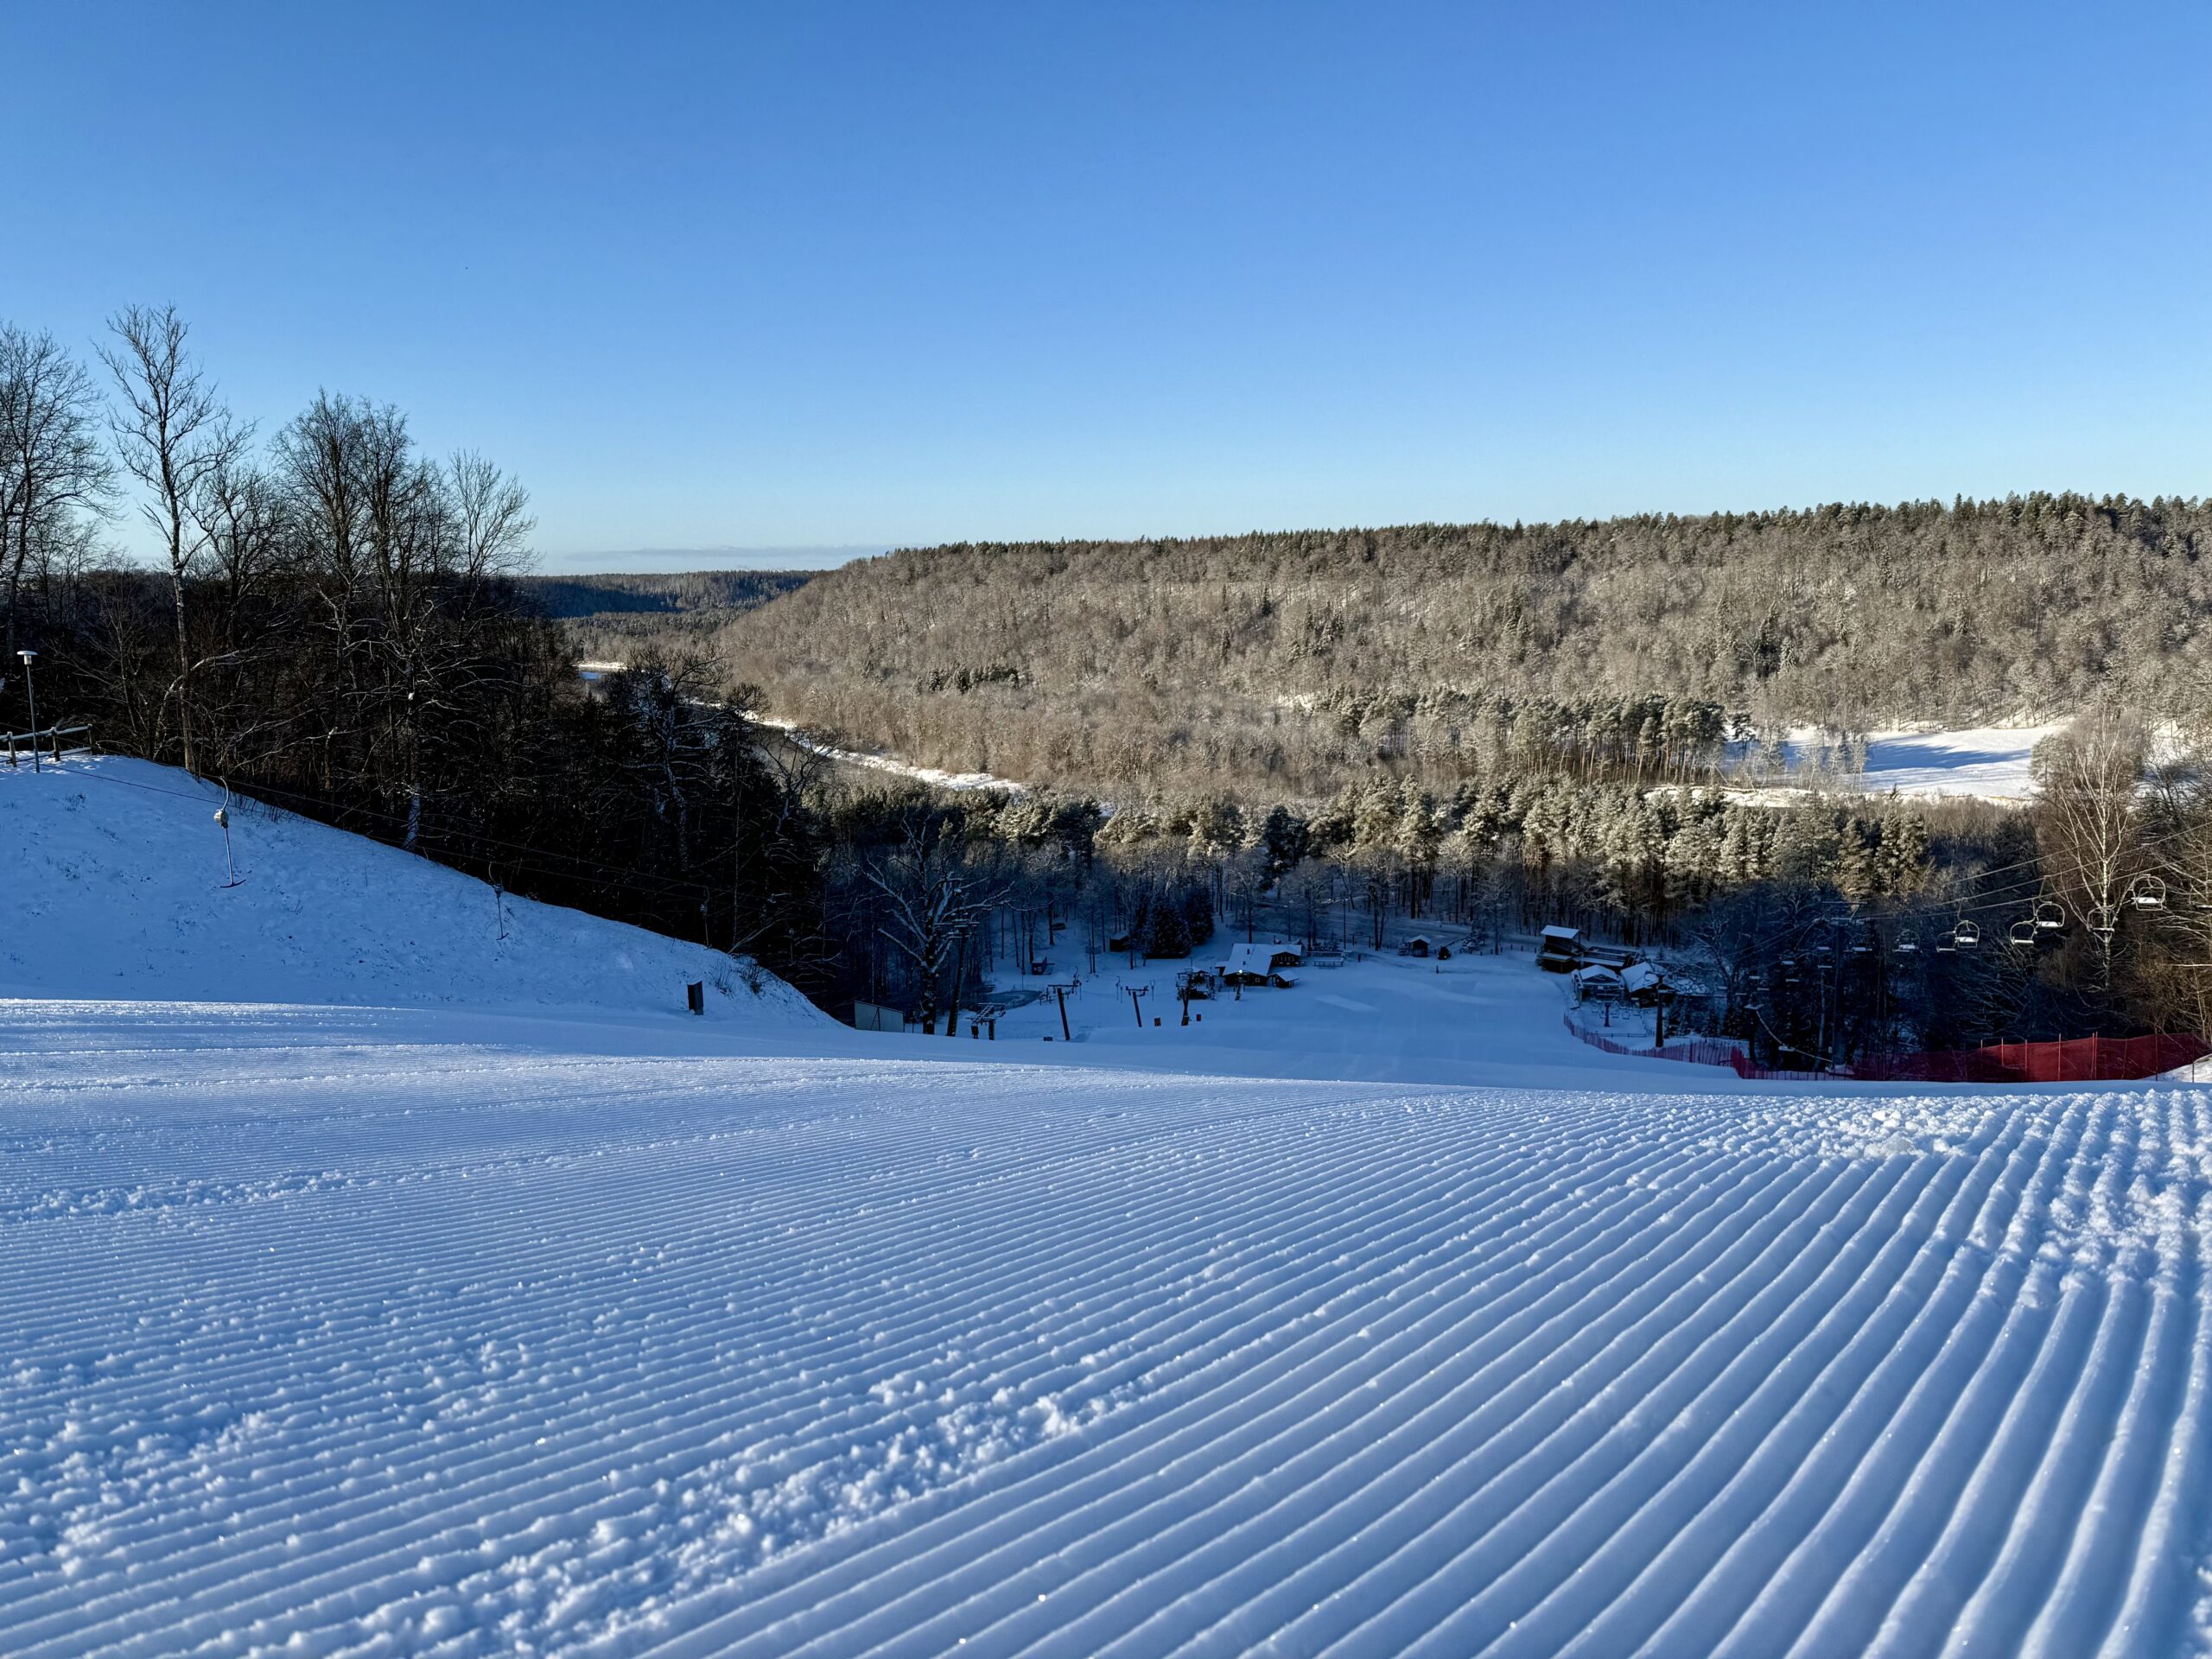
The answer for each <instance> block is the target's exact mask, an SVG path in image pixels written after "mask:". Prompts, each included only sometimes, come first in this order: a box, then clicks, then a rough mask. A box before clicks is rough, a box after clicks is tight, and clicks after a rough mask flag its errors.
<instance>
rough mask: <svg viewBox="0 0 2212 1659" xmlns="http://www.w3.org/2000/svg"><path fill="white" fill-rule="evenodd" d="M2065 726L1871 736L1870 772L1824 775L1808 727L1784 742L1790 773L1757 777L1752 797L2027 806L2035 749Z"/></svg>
mask: <svg viewBox="0 0 2212 1659" xmlns="http://www.w3.org/2000/svg"><path fill="white" fill-rule="evenodd" d="M2060 730H2063V727H2060V726H2056V725H2050V726H1978V727H1972V728H1961V729H1957V730H1952V731H1936V730H1910V731H1903V730H1900V731H1889V732H1872V733H1869V734H1867V738H1866V768H1865V770H1864V771H1830V772H1822V771H1821V766H1820V762H1821V752H1822V749H1823V748H1824V747H1825V745H1824V742H1823V740H1822V738H1821V734H1820V733H1819V732H1817V731H1816V730H1815V728H1812V727H1809V726H1808V727H1802V728H1798V729H1797V730H1796V731H1793V732H1792V733H1791V734H1789V738H1788V739H1787V741H1785V742H1784V743H1783V756H1784V765H1785V766H1786V768H1787V769H1786V771H1785V772H1783V775H1782V776H1780V777H1777V778H1771V779H1761V780H1759V781H1758V786H1757V788H1756V789H1755V791H1753V792H1751V794H1750V796H1749V798H1753V799H1757V798H1759V797H1761V796H1764V797H1767V798H1773V799H1777V800H1781V799H1788V798H1792V797H1794V796H1795V795H1796V792H1797V791H1801V790H1802V789H1805V788H1807V787H1809V786H1813V785H1818V786H1819V787H1821V788H1824V789H1828V790H1835V791H1861V792H1864V793H1866V794H1870V795H1885V794H1888V793H1889V792H1890V791H1892V790H1894V791H1896V792H1897V794H1899V795H1902V796H1907V797H1913V798H1921V799H1933V798H1939V797H1942V796H1946V795H1955V796H1967V797H1972V798H1976V799H1980V800H1985V801H1996V802H2000V803H2003V804H2010V805H2020V804H2025V803H2027V802H2029V801H2031V800H2032V799H2034V798H2035V777H2034V769H2033V762H2034V758H2035V747H2036V745H2037V744H2038V743H2040V742H2042V741H2043V740H2044V739H2045V738H2046V737H2049V736H2050V735H2051V734H2053V733H2055V732H2057V731H2060ZM1747 758H1748V757H1747V756H1745V755H1744V754H1742V753H1735V754H1734V755H1733V756H1732V764H1733V765H1734V766H1736V767H1737V769H1738V771H1739V772H1743V771H1745V762H1746V760H1747ZM1747 781H1749V780H1748V778H1747Z"/></svg>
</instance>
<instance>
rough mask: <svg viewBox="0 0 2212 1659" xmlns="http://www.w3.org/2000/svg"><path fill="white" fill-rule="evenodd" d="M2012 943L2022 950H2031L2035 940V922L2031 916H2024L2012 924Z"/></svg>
mask: <svg viewBox="0 0 2212 1659" xmlns="http://www.w3.org/2000/svg"><path fill="white" fill-rule="evenodd" d="M2011 937H2012V943H2013V944H2015V945H2016V946H2018V948H2019V949H2021V950H2031V949H2032V948H2033V947H2034V945H2035V942H2036V923H2035V918H2034V917H2032V916H2029V917H2024V918H2021V919H2020V920H2018V921H2017V922H2015V923H2013V924H2012V935H2011Z"/></svg>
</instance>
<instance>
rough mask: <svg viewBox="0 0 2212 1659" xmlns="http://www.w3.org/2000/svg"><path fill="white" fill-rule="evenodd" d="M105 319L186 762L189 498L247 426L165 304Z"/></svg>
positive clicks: (194, 544) (105, 352)
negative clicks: (166, 632)
mask: <svg viewBox="0 0 2212 1659" xmlns="http://www.w3.org/2000/svg"><path fill="white" fill-rule="evenodd" d="M108 328H109V331H110V332H111V333H112V334H114V335H115V337H116V340H117V342H118V343H117V344H115V345H113V346H105V347H103V348H102V349H101V352H100V358H101V360H102V361H104V362H105V364H106V365H107V366H108V372H110V373H111V374H112V375H113V376H114V377H115V384H116V387H117V389H118V391H120V392H121V394H122V397H123V408H122V410H120V411H119V412H118V415H117V416H116V419H115V440H116V447H117V448H118V450H119V451H120V452H121V454H122V456H123V464H124V467H125V468H127V469H128V470H129V472H130V475H131V476H132V477H133V478H135V479H137V480H138V481H139V482H140V483H141V484H143V485H144V486H146V488H147V490H148V491H149V492H150V493H151V497H152V499H150V500H149V501H148V502H147V503H146V504H145V507H144V511H145V514H146V521H147V523H148V524H151V525H152V526H153V527H154V530H155V532H156V534H157V535H159V536H160V537H162V548H163V551H164V552H165V553H166V554H167V555H168V569H169V594H170V601H171V608H172V610H173V612H174V617H175V625H176V673H177V690H176V698H177V731H178V734H179V736H180V738H181V741H182V743H183V747H184V766H185V770H186V771H188V772H189V771H191V770H193V750H192V650H191V645H190V644H189V642H188V638H187V634H186V629H185V588H186V582H187V580H188V578H189V577H190V575H192V573H193V566H194V560H195V559H196V557H197V556H198V554H199V552H200V547H201V544H202V535H201V531H200V524H199V521H198V520H197V518H195V517H194V513H193V502H194V499H196V498H197V497H198V496H199V495H200V492H201V490H202V489H203V488H204V487H205V486H206V485H207V480H208V478H209V476H210V475H211V474H213V473H215V472H216V471H218V470H219V468H221V467H225V466H226V465H228V464H230V463H231V462H232V461H235V460H236V459H237V457H238V454H240V453H241V452H242V451H243V450H244V449H245V445H246V443H247V442H248V441H249V439H250V436H251V434H250V433H249V432H248V431H247V430H246V429H244V428H242V427H239V426H237V425H234V424H233V423H232V422H231V420H230V419H229V417H228V416H227V415H226V412H225V410H224V409H223V406H222V404H220V403H219V401H218V400H217V399H216V397H215V391H214V388H213V386H211V385H208V383H207V377H206V375H205V373H204V372H202V371H201V369H200V365H199V364H198V363H197V362H195V361H194V359H193V357H192V354H191V353H190V352H189V351H188V349H187V348H186V345H185V339H186V336H187V334H188V333H189V332H190V330H189V329H188V327H187V326H186V323H185V321H184V319H183V318H182V317H181V316H179V315H177V310H176V308H175V306H173V305H165V306H162V308H159V309H158V310H156V309H155V308H151V307H148V306H138V305H133V306H128V307H126V308H124V309H123V310H121V311H118V313H116V315H114V316H112V317H111V318H110V319H109V320H108Z"/></svg>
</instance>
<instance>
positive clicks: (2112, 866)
mask: <svg viewBox="0 0 2212 1659" xmlns="http://www.w3.org/2000/svg"><path fill="white" fill-rule="evenodd" d="M2149 749H2150V743H2149V739H2148V736H2147V734H2145V731H2144V729H2143V725H2142V722H2141V721H2138V720H2136V719H2135V718H2134V717H2133V716H2132V715H2126V714H2124V713H2122V712H2120V710H2119V709H2116V708H2114V707H2113V705H2112V704H2111V703H2109V702H2099V703H2098V704H2097V705H2096V706H2095V707H2094V708H2092V709H2089V710H2088V712H2087V713H2085V714H2082V715H2080V716H2078V717H2077V718H2076V719H2075V721H2073V722H2072V724H2070V725H2069V726H2068V727H2067V728H2066V729H2065V730H2064V731H2063V732H2060V733H2058V734H2056V735H2055V736H2052V737H2050V738H2047V739H2045V740H2044V741H2043V742H2042V743H2040V744H2038V745H2037V748H2036V753H2035V776H2036V782H2037V784H2038V785H2041V793H2040V795H2039V796H2038V797H2037V802H2036V808H2035V825H2036V843H2037V848H2038V849H2039V850H2040V851H2041V853H2042V855H2043V860H2044V870H2045V872H2046V873H2047V874H2048V877H2049V879H2050V881H2051V882H2052V883H2053V884H2054V885H2055V886H2056V887H2057V889H2058V890H2059V891H2060V892H2061V893H2063V894H2064V895H2065V899H2066V901H2067V902H2069V904H2070V905H2071V906H2072V907H2073V908H2074V910H2075V912H2076V913H2077V914H2078V915H2079V916H2080V917H2081V918H2082V921H2083V923H2084V925H2086V926H2087V927H2088V930H2089V934H2090V938H2091V939H2092V941H2093V943H2094V952H2095V961H2096V973H2097V988H2098V989H2099V990H2100V991H2101V992H2104V991H2109V990H2110V989H2111V988H2112V963H2113V944H2114V942H2115V941H2116V940H2117V938H2119V934H2120V923H2121V920H2122V917H2123V906H2126V904H2127V902H2128V894H2129V891H2130V887H2131V886H2132V884H2133V882H2134V880H2136V878H2137V877H2138V876H2139V875H2140V874H2143V869H2144V861H2143V845H2142V836H2141V832H2140V825H2141V817H2142V806H2143V803H2142V798H2141V785H2142V782H2143V767H2144V762H2145V758H2146V756H2147V755H2148V753H2149Z"/></svg>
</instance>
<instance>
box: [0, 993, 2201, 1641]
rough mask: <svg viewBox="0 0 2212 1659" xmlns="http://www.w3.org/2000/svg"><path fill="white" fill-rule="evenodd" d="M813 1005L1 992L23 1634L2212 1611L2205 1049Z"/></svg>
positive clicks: (621, 1631)
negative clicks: (1887, 1052) (1067, 1038)
mask: <svg viewBox="0 0 2212 1659" xmlns="http://www.w3.org/2000/svg"><path fill="white" fill-rule="evenodd" d="M800 1040H801V1039H797V1038H795V1037H788V1036H787V1037H785V1038H783V1039H747V1038H743V1037H741V1036H739V1035H738V1034H737V1033H735V1032H734V1030H732V1029H731V1028H728V1027H713V1026H708V1025H704V1024H702V1023H699V1022H693V1023H691V1024H690V1025H684V1024H681V1023H674V1024H671V1026H670V1027H668V1028H666V1029H665V1030H664V1029H663V1028H661V1027H658V1025H656V1026H654V1027H652V1028H651V1029H649V1030H641V1029H640V1028H639V1027H638V1026H637V1025H636V1024H635V1022H634V1021H624V1020H616V1019H610V1020H607V1021H606V1022H604V1023H602V1024H599V1025H596V1026H594V1025H593V1024H590V1023H588V1022H584V1021H579V1020H567V1019H564V1020H549V1019H545V1018H543V1017H542V1016H530V1015H524V1014H507V1015H499V1016H489V1015H480V1014H455V1013H448V1012H439V1011H414V1012H394V1011H388V1010H373V1009H362V1010H353V1011H346V1010H321V1011H304V1010H287V1009H281V1008H267V1007H264V1008H251V1007H233V1008H229V1009H215V1008H209V1007H165V1006H162V1005H159V1004H138V1005H135V1006H118V1005H105V1006H103V1005H99V1004H91V1003H79V1004H68V1003H53V1002H48V1003H21V1004H16V1005H12V1006H11V1007H7V1008H6V1009H4V1010H0V1135H4V1143H5V1148H6V1155H5V1157H4V1159H0V1348H3V1349H4V1359H3V1360H0V1647H4V1649H5V1650H6V1651H7V1652H8V1653H9V1654H10V1655H11V1656H16V1659H29V1656H46V1655H60V1654H76V1653H85V1652H114V1653H163V1654H169V1653H181V1652H198V1653H209V1654H219V1653H220V1654H248V1653H266V1654H277V1653H284V1654H289V1653H295V1652H308V1653H363V1654H387V1653H388V1654H409V1655H416V1654H424V1655H464V1654H466V1655H475V1654H506V1653H550V1652H561V1653H577V1654H586V1653H589V1654H642V1653H650V1654H657V1655H669V1656H675V1655H708V1654H716V1655H719V1654H725V1653H728V1654H739V1655H761V1656H769V1655H773V1656H792V1655H800V1654H857V1653H882V1654H914V1655H921V1654H942V1653H947V1652H950V1651H954V1650H956V1649H957V1650H958V1651H960V1652H963V1653H986V1654H1015V1653H1039V1654H1058V1655H1068V1656H1090V1655H1105V1654H1156V1653H1162V1652H1167V1651H1192V1652H1239V1651H1245V1650H1249V1649H1260V1648H1264V1649H1266V1650H1268V1651H1271V1652H1279V1653H1294V1654H1319V1653H1342V1654H1346V1655H1364V1654H1383V1653H1389V1654H1397V1653H1426V1654H1439V1655H1446V1654H1449V1655H1463V1654H1475V1653H1491V1654H1522V1655H1529V1656H1536V1655H1545V1656H1548V1655H1554V1654H1588V1655H1599V1654H1603V1655H1618V1654H1629V1653H1637V1652H1643V1653H1651V1654H1662V1655H1673V1654H1698V1655H1707V1654H1737V1655H1744V1656H1757V1659H1768V1656H1774V1655H1780V1654H1802V1655H1808V1656H1809V1655H1823V1656H1825V1655H1837V1654H1851V1653H1858V1652H1861V1651H1872V1652H1881V1653H1899V1654H1903V1653H1935V1652H1957V1653H1968V1652H1971V1653H2013V1652H2036V1653H2048V1654H2053V1655H2082V1654H2091V1653H2113V1654H2139V1655H2144V1656H2169V1655H2173V1654H2177V1653H2181V1652H2184V1651H2190V1650H2197V1651H2202V1650H2204V1649H2205V1648H2206V1645H2207V1643H2206V1631H2205V1629H2204V1627H2203V1624H2202V1621H2201V1618H2200V1614H2201V1610H2202V1588H2203V1586H2202V1577H2201V1569H2202V1549H2203V1546H2204V1541H2205V1537H2206V1527H2207V1523H2208V1521H2212V1481H2208V1476H2212V1467H2208V1458H2207V1431H2208V1428H2212V1408H2209V1407H2208V1397H2207V1389H2208V1387H2212V1307H2208V1306H2207V1291H2206V1287H2205V1284H2204V1280H2203V1274H2202V1263H2203V1256H2204V1249H2205V1243H2206V1232H2207V1226H2208V1196H2207V1195H2208V1191H2212V1189H2208V1179H2209V1178H2212V1169H2208V1167H2207V1160H2208V1147H2212V1096H2207V1095H2206V1094H2204V1093H2202V1092H2200V1091H2196V1090H2175V1089H2165V1090H2156V1091H2141V1092H2121V1091H2110V1092H2102V1093H2096V1094H2063V1093H2044V1094H2023V1095H2018V1096H1951V1097H1948V1098H1944V1099H1914V1098H1905V1097H1899V1098H1886V1099H1885V1098H1867V1097H1861V1098H1856V1099H1853V1098H1847V1097H1825V1098H1823V1097H1813V1096H1799V1097H1795V1098H1792V1097H1787V1096H1768V1097H1764V1098H1760V1097H1751V1098H1746V1097H1745V1096H1693V1095H1674V1096H1665V1095H1661V1096H1653V1095H1643V1096H1627V1095H1618V1094H1616V1095H1607V1094H1596V1093H1580V1094H1565V1093H1553V1092H1546V1091H1541V1090H1526V1091H1513V1090H1433V1089H1429V1090H1421V1089H1416V1090H1407V1089H1404V1088H1398V1087H1383V1086H1363V1085H1357V1084H1341V1083H1338V1084H1289V1083H1281V1082H1261V1081H1253V1080H1225V1079H1206V1078H1195V1077H1165V1076H1160V1075H1147V1074H1141V1073H1134V1072H1127V1071H1071V1070H1065V1069H1057V1068H1056V1069H1033V1068H1027V1067H1021V1066H1016V1065H975V1064H962V1065H952V1064H938V1065H929V1064H921V1063H915V1062H912V1061H908V1062H904V1063H901V1062H898V1061H883V1060H873V1059H868V1058H858V1057H855V1056H854V1055H851V1054H836V1053H832V1054H829V1055H823V1054H821V1053H819V1052H816V1053H812V1054H807V1053H803V1052H796V1051H794V1052H791V1053H787V1054H784V1055H778V1054H776V1053H773V1052H769V1053H765V1054H764V1053H760V1052H733V1051H741V1050H748V1049H750V1048H752V1047H753V1046H755V1045H756V1044H765V1045H766V1046H768V1047H769V1048H771V1049H773V1048H776V1047H785V1048H791V1047H793V1046H794V1045H795V1044H797V1043H798V1042H799V1041H800ZM944 1046H945V1047H947V1048H950V1046H951V1045H950V1043H947V1044H944ZM965 1047H966V1045H965V1044H964V1043H963V1048H965ZM969 1052H972V1051H969ZM963 1643H964V1645H963Z"/></svg>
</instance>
